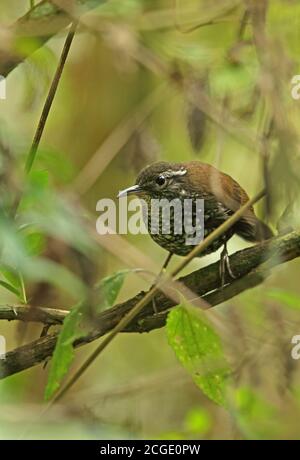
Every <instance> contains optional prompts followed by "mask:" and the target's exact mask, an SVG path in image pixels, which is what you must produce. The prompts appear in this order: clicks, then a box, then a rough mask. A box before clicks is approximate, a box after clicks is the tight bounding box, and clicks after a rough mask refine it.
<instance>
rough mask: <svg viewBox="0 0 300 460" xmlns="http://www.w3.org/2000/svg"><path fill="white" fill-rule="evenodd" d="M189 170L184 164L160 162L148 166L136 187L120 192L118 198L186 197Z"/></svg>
mask: <svg viewBox="0 0 300 460" xmlns="http://www.w3.org/2000/svg"><path fill="white" fill-rule="evenodd" d="M187 175H188V170H187V168H186V167H185V165H184V164H183V163H168V162H165V161H160V162H157V163H153V164H151V165H149V166H146V167H145V168H144V169H143V170H142V171H141V172H140V174H139V175H138V177H137V179H136V183H135V185H133V186H131V187H128V188H127V189H125V190H122V191H121V192H119V195H118V197H119V198H120V197H123V196H125V195H130V194H135V195H138V196H140V197H141V198H144V199H146V200H147V199H148V198H172V197H178V196H183V197H184V195H185V193H186V191H185V182H186V180H187Z"/></svg>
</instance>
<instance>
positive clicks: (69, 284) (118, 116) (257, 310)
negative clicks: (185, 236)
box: [0, 0, 300, 439]
mask: <svg viewBox="0 0 300 460" xmlns="http://www.w3.org/2000/svg"><path fill="white" fill-rule="evenodd" d="M31 3H32V2H30V1H29V0H28V1H23V0H22V1H19V0H10V1H9V2H8V1H2V2H1V4H0V21H1V25H0V36H1V37H2V38H1V39H0V41H1V44H0V47H1V48H0V51H1V53H0V56H1V57H2V55H4V56H5V53H6V52H8V51H7V50H9V49H10V46H11V41H12V40H13V39H12V37H13V30H12V31H11V29H10V26H11V25H12V24H14V23H15V22H16V21H17V20H18V18H20V17H21V16H23V15H25V14H26V13H27V12H28V11H29V9H30V4H31ZM33 3H38V2H37V1H36V2H33ZM42 3H43V2H42ZM46 3H51V2H46ZM54 3H55V2H54ZM81 3H83V4H84V3H85V2H84V1H83V2H81ZM90 3H93V4H95V5H93V6H96V7H95V8H92V9H90V8H89V7H87V6H86V12H85V13H84V14H83V15H82V16H81V21H80V23H79V25H78V28H77V31H76V35H75V38H74V41H73V43H72V46H71V50H70V54H69V56H68V59H67V62H66V66H65V69H64V71H63V75H62V78H61V80H60V82H59V87H58V91H57V94H56V95H55V99H54V102H53V106H52V109H51V111H50V115H49V119H48V121H47V124H46V128H45V131H44V134H43V137H42V141H41V144H40V146H39V149H38V152H37V156H36V160H35V161H34V164H33V167H32V169H31V171H30V173H29V174H25V173H24V165H25V162H26V158H27V155H28V151H29V150H30V146H31V143H32V139H33V137H34V134H35V131H36V128H37V124H38V121H39V118H40V115H41V111H42V107H43V105H44V102H45V99H46V97H47V93H48V90H49V86H50V84H51V81H52V78H53V75H54V73H55V70H56V67H57V63H58V60H59V57H60V54H61V50H62V48H63V45H64V41H65V37H66V30H65V29H63V30H60V31H59V32H58V33H57V34H56V35H55V36H53V37H51V38H50V39H49V40H48V41H46V43H45V44H43V46H42V47H40V48H39V49H38V50H37V51H35V52H34V53H32V54H31V50H32V49H35V48H37V47H38V43H39V40H40V38H41V37H40V36H41V30H39V32H38V33H37V32H35V29H34V24H33V23H32V24H29V26H30V27H31V28H32V34H30V33H28V34H27V35H26V34H24V35H23V36H20V37H18V41H17V49H18V51H19V52H22V53H24V54H25V55H27V54H30V56H29V57H28V58H27V59H26V60H25V61H24V63H22V64H21V65H19V66H17V67H16V68H15V69H14V70H13V71H12V72H10V73H9V75H8V77H7V81H6V83H7V88H6V91H7V97H6V99H5V100H0V152H1V158H0V170H1V172H0V174H1V182H0V188H1V220H0V234H1V237H0V241H1V262H0V263H1V267H0V272H1V280H2V283H1V286H0V293H1V301H0V303H1V304H9V305H14V304H20V303H23V304H26V303H28V304H30V305H33V306H37V307H38V306H47V307H57V308H63V309H70V308H71V307H72V306H74V305H76V304H77V303H78V302H79V301H80V300H81V299H82V296H84V295H85V294H84V293H85V289H86V286H91V285H92V284H94V283H96V282H99V281H100V280H101V279H102V278H103V277H104V276H108V275H112V274H113V273H115V272H116V271H117V270H120V269H124V268H127V267H126V265H125V263H124V257H126V255H125V256H124V251H125V249H123V247H122V245H120V247H119V248H118V251H120V256H121V257H120V258H117V257H116V256H115V255H112V254H110V252H109V251H107V250H105V249H102V247H101V244H100V243H99V242H96V241H95V238H94V237H92V236H91V235H90V233H91V232H89V231H87V225H89V226H90V228H91V230H92V231H94V232H95V224H96V219H97V217H98V213H97V212H96V203H97V201H98V200H99V199H101V198H104V197H105V198H114V199H115V197H116V194H117V193H118V191H119V190H121V189H123V188H125V187H127V186H129V185H132V184H134V180H135V177H136V174H137V172H138V171H140V169H141V168H142V167H143V166H145V165H146V164H149V163H151V162H153V161H156V160H169V161H189V160H194V159H199V160H201V161H204V162H208V163H210V164H213V165H214V166H216V167H218V168H219V169H221V170H222V171H224V172H226V173H228V174H230V175H231V176H232V177H234V178H235V179H236V180H237V181H238V182H239V183H240V184H241V185H242V186H243V188H245V190H247V192H248V193H249V195H250V196H253V195H254V194H255V193H257V192H258V191H259V190H260V189H261V188H262V186H263V184H265V185H266V186H267V189H268V191H269V199H268V200H267V202H264V203H263V202H261V203H260V204H259V205H257V212H258V214H259V215H260V217H262V218H263V219H264V220H265V221H267V222H268V223H269V224H270V225H271V226H272V227H273V229H274V230H275V231H276V229H277V230H279V231H286V230H289V229H293V228H295V229H296V228H299V218H300V212H299V179H300V168H299V158H300V148H299V147H300V143H299V128H298V127H299V122H300V111H299V108H300V101H298V100H295V99H293V97H292V95H291V89H292V85H291V79H292V77H293V76H294V75H297V74H298V73H300V68H299V58H300V28H299V26H300V21H299V18H300V5H299V2H297V1H296V0H294V1H293V0H285V1H284V0H272V1H271V0H270V1H269V2H264V1H262V2H260V1H258V2H255V1H254V0H251V1H250V0H249V1H248V2H247V1H243V0H239V1H233V0H228V1H225V0H218V1H216V0H215V1H207V0H206V1H205V0H185V1H180V0H151V1H150V0H109V1H107V2H101V1H98V2H97V1H94V2H90ZM258 4H259V5H260V6H257V5H258ZM256 7H257V8H258V9H257V10H255V11H256V13H257V17H256V19H255V20H253V15H252V16H251V13H249V11H250V12H251V11H252V12H253V11H254V10H252V9H251V8H254V9H255V8H256ZM247 11H248V13H247ZM51 21H53V24H54V28H55V21H56V18H53V17H52V16H51V14H50V15H49V16H48V17H46V18H43V22H42V27H44V26H45V27H46V26H47V25H49V23H50V24H51ZM30 27H29V28H30ZM37 35H38V36H37ZM42 35H43V34H42ZM20 50H21V51H20ZM1 62H2V61H1V59H0V63H1ZM0 73H1V72H0ZM201 104H203V107H202V105H201ZM201 108H203V110H201ZM258 139H259V140H262V141H261V142H258ZM16 199H17V201H18V200H20V203H19V207H18V211H17V214H16V217H15V218H14V213H13V212H12V210H13V209H14V204H15V203H16ZM87 222H88V224H87ZM124 238H126V240H127V241H128V242H129V243H131V244H133V245H134V246H135V247H136V248H137V249H139V250H140V251H142V252H143V253H144V254H146V255H147V256H148V257H150V258H152V259H153V260H154V261H155V262H156V263H157V264H158V265H160V264H161V263H162V261H163V260H164V258H165V252H164V251H163V250H162V249H161V248H160V247H159V246H157V245H156V244H155V243H154V242H153V241H152V240H151V238H150V237H148V236H147V235H146V236H145V235H138V236H135V235H126V237H125V236H124ZM243 247H245V243H244V242H242V241H241V240H240V239H239V238H236V237H235V238H233V239H232V240H231V241H230V244H229V252H230V253H232V252H234V251H236V250H237V249H240V248H243ZM122 251H123V252H122ZM218 257H219V254H218V253H215V254H213V255H211V256H207V257H205V258H203V259H199V260H194V261H193V262H192V263H191V265H190V266H189V267H188V270H186V271H187V272H189V271H192V270H193V269H196V268H199V267H201V266H204V265H207V264H209V263H210V262H212V261H215V260H218ZM177 261H178V259H177V258H174V260H173V261H172V266H173V264H174V265H175V264H176V262H177ZM141 266H142V262H141ZM299 268H300V265H299V260H294V261H292V262H289V263H288V264H286V265H281V266H279V267H277V268H276V269H274V272H273V274H272V276H271V277H270V278H269V279H268V280H266V282H265V283H264V285H263V286H260V287H257V288H255V289H252V290H249V291H247V292H245V293H243V294H241V295H239V296H238V297H235V298H234V299H232V300H231V301H229V302H226V303H224V304H222V305H220V306H218V307H216V310H218V312H219V313H220V314H221V315H222V317H223V318H224V324H225V325H226V327H227V334H228V336H227V340H226V342H227V347H226V350H225V353H226V355H227V356H228V359H230V361H231V366H232V368H233V369H234V382H233V383H232V385H231V386H230V388H229V389H228V400H229V403H228V404H227V405H226V407H222V406H221V405H218V404H215V403H214V402H213V401H211V400H210V399H208V398H207V397H206V396H205V395H204V394H203V393H202V392H201V390H200V389H199V388H198V387H197V386H196V384H195V383H194V382H193V380H192V378H191V376H190V375H189V374H188V373H186V371H185V370H184V369H183V368H182V367H181V365H180V363H179V362H178V360H177V358H176V356H175V353H174V351H173V349H172V348H171V347H170V346H169V344H168V340H167V337H166V332H165V330H164V329H159V330H156V331H153V332H151V333H150V334H142V335H140V334H120V335H119V336H118V337H116V339H115V340H114V341H113V343H112V345H111V347H110V348H109V349H108V350H106V352H105V353H104V354H103V355H102V356H101V358H99V360H98V361H96V362H95V363H94V364H93V366H92V367H91V368H90V369H89V370H88V372H87V373H86V374H85V375H84V377H83V378H82V379H81V380H80V381H79V382H78V383H77V384H76V387H74V389H72V390H70V392H69V393H68V395H66V397H65V399H64V400H63V401H62V403H61V404H59V405H57V407H55V408H53V409H52V410H51V411H50V412H49V414H48V415H47V416H45V417H44V418H43V420H38V421H36V417H38V414H39V411H40V410H41V407H42V404H43V395H44V391H45V385H46V382H47V377H48V372H49V364H48V365H47V366H46V368H43V367H42V366H41V365H39V366H36V367H33V368H31V369H28V370H26V371H24V372H22V373H19V374H17V375H14V376H11V377H8V378H6V379H4V380H1V382H0V404H1V411H0V438H20V437H25V438H71V439H76V438H80V439H81V438H84V439H94V438H95V439H99V438H100V439H102V438H112V437H114V438H117V437H119V438H120V437H122V438H131V437H144V438H145V437H148V438H149V437H150V438H151V437H162V438H165V437H168V438H175V439H176V438H183V439H191V438H193V439H194V438H195V439H202V438H204V439H223V438H226V439H240V438H250V439H253V438H254V439H261V438H262V439H264V438H275V439H276V438H299V436H300V431H299V423H297V422H298V420H299V412H300V392H299V389H300V387H299V383H300V382H299V377H300V372H299V366H300V362H299V361H296V360H292V359H291V356H290V352H291V348H292V345H291V338H292V336H294V335H297V334H300V320H299V311H300V310H299V309H300V287H299ZM148 287H149V283H146V282H145V281H143V280H142V279H141V278H140V277H139V276H138V274H136V273H131V274H129V275H128V276H127V277H126V279H125V282H124V285H123V287H122V290H121V291H120V294H119V296H118V300H125V299H127V298H130V297H132V296H133V295H135V294H136V293H137V292H139V291H140V290H141V289H147V288H148ZM40 333H41V325H37V324H26V325H24V324H23V323H22V324H21V322H17V321H14V322H7V321H1V324H0V334H1V335H4V336H5V338H6V341H7V349H8V350H12V349H14V348H16V347H17V346H20V345H22V344H24V343H28V342H30V341H31V340H34V339H36V338H38V337H39V335H40ZM228 338H230V346H228V342H229V340H228ZM225 339H226V337H225ZM95 346H96V343H92V344H89V345H86V346H84V347H82V348H80V349H79V350H78V351H77V352H76V358H75V360H74V363H73V364H72V369H74V368H76V366H78V365H79V363H81V362H82V361H83V360H84V358H85V357H86V356H87V355H88V354H89V353H90V352H91V351H92V350H93V349H94V348H95Z"/></svg>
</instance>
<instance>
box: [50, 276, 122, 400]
mask: <svg viewBox="0 0 300 460" xmlns="http://www.w3.org/2000/svg"><path fill="white" fill-rule="evenodd" d="M129 272H130V270H121V271H118V272H116V273H114V274H113V275H112V276H109V277H106V278H103V280H101V281H100V283H99V285H98V286H97V287H98V288H99V289H100V292H101V294H102V304H101V307H102V308H101V309H104V308H109V307H111V306H112V305H113V304H114V302H115V300H116V298H117V296H118V294H119V292H120V289H121V287H122V285H123V282H124V278H125V276H126V274H127V273H129ZM84 305H85V304H83V303H82V304H80V305H78V306H77V307H75V308H73V309H72V310H71V312H70V313H69V314H68V316H67V317H66V318H65V320H64V323H63V326H62V329H61V331H60V334H59V336H58V340H57V344H56V347H55V350H54V354H53V358H52V362H51V368H50V372H49V377H48V382H47V386H46V390H45V399H46V400H48V399H50V398H51V397H52V395H53V394H54V393H55V392H56V390H57V389H58V388H59V385H60V382H61V380H62V379H63V377H64V376H65V375H66V373H67V372H68V369H69V367H70V365H71V363H72V361H73V358H74V350H73V343H74V341H75V340H76V339H78V338H79V337H82V336H83V335H84V333H83V331H82V330H81V329H80V323H81V320H82V319H83V315H84Z"/></svg>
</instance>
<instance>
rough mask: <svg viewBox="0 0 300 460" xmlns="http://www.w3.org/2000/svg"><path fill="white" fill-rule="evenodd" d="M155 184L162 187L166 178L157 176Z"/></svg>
mask: <svg viewBox="0 0 300 460" xmlns="http://www.w3.org/2000/svg"><path fill="white" fill-rule="evenodd" d="M155 182H156V184H157V185H158V186H159V187H163V186H164V185H165V183H166V178H165V177H164V176H158V177H157V178H156V181H155Z"/></svg>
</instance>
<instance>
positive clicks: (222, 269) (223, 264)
mask: <svg viewBox="0 0 300 460" xmlns="http://www.w3.org/2000/svg"><path fill="white" fill-rule="evenodd" d="M226 270H227V272H228V274H229V276H230V277H231V278H232V279H236V276H235V275H234V274H233V272H232V270H231V267H230V260H229V256H228V251H227V246H226V244H224V249H223V251H222V252H221V258H220V266H219V273H220V278H221V288H222V289H223V287H224V286H225V275H226Z"/></svg>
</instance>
